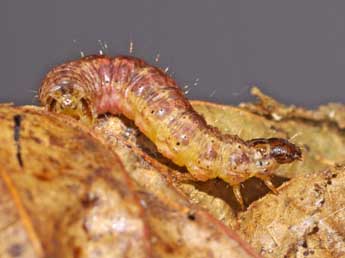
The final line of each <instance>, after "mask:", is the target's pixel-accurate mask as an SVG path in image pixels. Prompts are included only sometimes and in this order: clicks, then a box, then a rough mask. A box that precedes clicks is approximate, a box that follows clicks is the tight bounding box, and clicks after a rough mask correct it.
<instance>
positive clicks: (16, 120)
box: [13, 115, 24, 167]
mask: <svg viewBox="0 0 345 258" xmlns="http://www.w3.org/2000/svg"><path fill="white" fill-rule="evenodd" d="M13 120H14V134H13V138H14V141H15V142H16V147H17V152H16V157H17V160H18V163H19V166H20V167H23V166H24V164H23V159H22V154H21V146H20V129H21V121H22V117H21V115H15V116H14V117H13Z"/></svg>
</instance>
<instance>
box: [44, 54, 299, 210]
mask: <svg viewBox="0 0 345 258" xmlns="http://www.w3.org/2000/svg"><path fill="white" fill-rule="evenodd" d="M39 99H40V102H41V103H42V105H44V106H45V107H46V109H47V110H48V111H53V112H58V113H64V114H68V115H70V116H72V117H75V118H76V119H79V120H81V121H83V122H86V123H93V122H94V120H95V119H96V118H97V116H98V115H100V114H104V113H112V114H115V115H116V114H122V115H124V116H126V117H127V118H129V119H131V120H133V121H134V123H135V125H136V126H137V127H138V128H139V129H140V130H141V132H142V133H144V134H145V135H146V136H147V137H148V138H149V139H150V140H151V141H152V142H153V143H155V145H156V146H157V149H158V151H159V152H160V153H161V154H163V155H164V156H165V157H167V158H169V159H171V160H172V161H173V162H174V163H176V164H177V165H179V166H185V167H186V168H187V170H188V172H189V173H191V175H192V176H193V177H194V178H195V179H196V180H201V181H205V180H208V179H212V178H216V177H218V178H221V179H222V180H224V181H225V182H227V183H228V184H230V185H231V186H232V187H233V192H234V195H235V197H236V199H237V201H238V202H239V204H240V205H241V206H242V208H243V200H242V196H241V192H240V183H241V182H243V181H244V180H246V179H248V178H250V177H253V176H255V177H258V178H260V179H262V180H263V181H264V183H265V184H266V185H267V187H268V188H269V189H271V190H272V191H273V192H274V193H276V192H277V190H276V189H275V187H274V185H273V184H272V182H271V176H272V174H273V173H274V171H275V169H276V168H277V167H278V166H279V165H281V164H286V163H290V162H293V161H295V160H299V159H301V157H302V153H301V150H300V148H299V147H298V146H296V145H294V144H292V143H291V142H289V141H288V140H286V139H283V138H268V139H264V138H258V139H252V140H249V141H245V140H243V139H241V138H240V137H238V136H236V135H230V134H222V133H221V132H220V131H219V130H218V129H217V128H215V127H212V126H210V125H208V124H207V123H206V121H205V119H204V117H203V116H201V115H199V114H198V113H197V112H196V111H195V110H194V109H193V107H192V106H191V104H190V103H189V101H188V100H187V98H186V97H185V95H184V94H183V93H182V91H181V89H180V88H179V87H178V85H177V83H176V82H175V81H174V80H173V79H172V78H171V77H170V76H169V75H167V74H166V73H165V72H163V71H162V70H161V69H160V68H158V67H155V66H152V65H149V64H148V63H146V62H145V61H143V60H141V59H138V58H135V57H130V56H118V57H114V58H112V57H109V56H105V55H92V56H87V57H84V58H81V59H79V60H75V61H70V62H67V63H65V64H62V65H59V66H57V67H55V68H53V69H52V70H51V71H50V72H48V74H47V75H46V77H45V78H44V80H43V81H42V85H41V87H40V89H39Z"/></svg>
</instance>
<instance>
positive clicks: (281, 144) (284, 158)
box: [247, 138, 302, 167]
mask: <svg viewBox="0 0 345 258" xmlns="http://www.w3.org/2000/svg"><path fill="white" fill-rule="evenodd" d="M247 144H248V145H249V146H251V147H254V148H255V149H256V150H257V153H259V159H258V166H263V167H264V166H265V163H267V162H269V161H268V160H273V161H274V162H275V163H277V164H287V163H291V162H293V161H295V160H301V159H302V151H301V149H300V148H299V147H298V146H296V145H295V144H293V143H291V142H289V141H288V140H286V139H283V138H268V139H264V138H257V139H252V140H249V141H247Z"/></svg>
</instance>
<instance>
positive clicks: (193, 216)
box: [187, 213, 196, 221]
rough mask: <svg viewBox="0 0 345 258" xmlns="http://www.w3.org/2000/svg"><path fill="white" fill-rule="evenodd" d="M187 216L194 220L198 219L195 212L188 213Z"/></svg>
mask: <svg viewBox="0 0 345 258" xmlns="http://www.w3.org/2000/svg"><path fill="white" fill-rule="evenodd" d="M187 218H188V219H189V220H192V221H194V220H196V216H195V214H194V213H188V215H187Z"/></svg>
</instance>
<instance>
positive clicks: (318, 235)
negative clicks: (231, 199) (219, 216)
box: [239, 166, 345, 258]
mask: <svg viewBox="0 0 345 258" xmlns="http://www.w3.org/2000/svg"><path fill="white" fill-rule="evenodd" d="M344 203H345V167H344V166H338V167H336V168H332V169H327V170H324V171H323V172H321V173H319V174H314V175H309V176H303V177H296V178H294V179H292V180H291V181H289V182H288V183H285V184H284V185H283V186H282V187H281V188H280V194H279V195H278V196H273V195H267V196H265V197H264V198H262V199H261V200H259V201H257V202H255V203H253V204H252V205H251V206H250V207H249V209H248V210H247V211H246V212H244V213H242V214H241V215H240V216H239V231H240V232H241V235H242V236H243V238H244V239H246V240H247V241H249V242H250V243H251V245H252V246H253V247H255V249H256V250H257V251H258V252H260V253H261V254H262V255H263V256H265V257H272V258H276V257H287V258H288V257H313V258H326V257H344V256H345V242H344V237H345V230H344V228H345V224H344V217H345V209H344Z"/></svg>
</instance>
